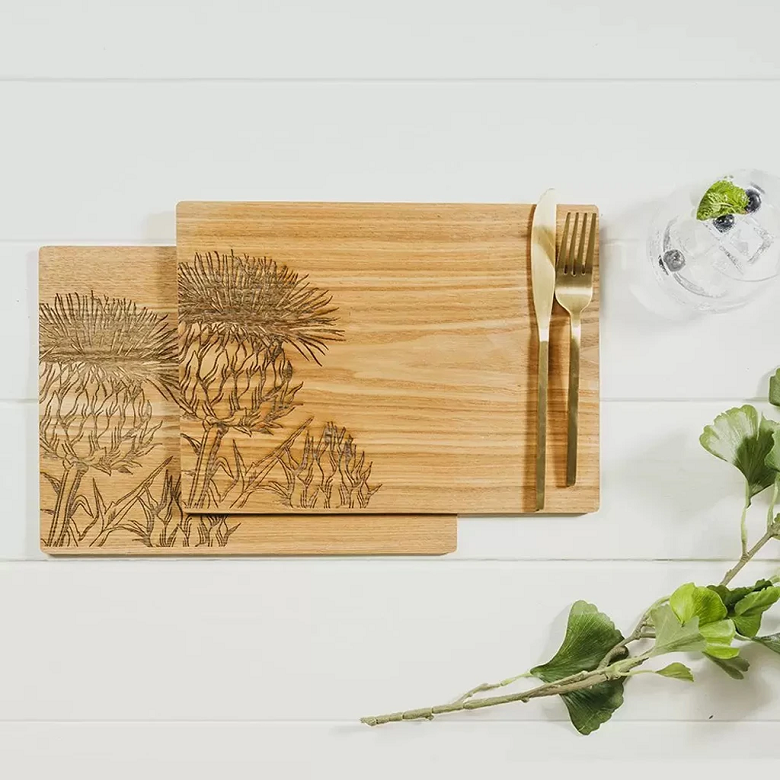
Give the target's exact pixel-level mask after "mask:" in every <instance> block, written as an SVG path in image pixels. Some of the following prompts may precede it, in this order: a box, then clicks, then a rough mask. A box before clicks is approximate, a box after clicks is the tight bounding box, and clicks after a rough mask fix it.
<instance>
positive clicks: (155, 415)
mask: <svg viewBox="0 0 780 780" xmlns="http://www.w3.org/2000/svg"><path fill="white" fill-rule="evenodd" d="M39 292H40V407H39V410H40V414H39V419H40V455H41V472H40V492H41V547H42V549H43V550H44V551H45V552H48V553H65V554H79V555H81V554H89V555H100V554H107V555H116V554H137V555H151V554H171V555H182V554H196V555H197V554H200V555H220V554H279V555H339V554H341V555H352V554H355V555H379V554H441V553H446V552H451V551H452V550H454V549H455V543H456V533H457V528H456V523H457V519H456V518H455V517H454V516H446V517H445V516H439V515H414V514H410V515H388V514H383V515H376V516H369V517H359V516H347V515H341V516H338V515H335V516H333V515H331V516H320V517H306V516H303V517H302V516H295V515H284V516H281V515H278V514H277V515H268V516H255V515H240V516H233V515H231V514H229V513H211V514H201V515H197V516H193V515H189V514H188V513H186V512H182V509H181V501H180V474H179V449H180V448H179V439H180V435H179V406H178V402H177V401H178V397H179V392H178V391H179V388H178V383H179V376H178V366H177V357H178V349H177V337H176V253H175V250H174V249H173V248H172V247H45V248H43V249H42V250H41V252H40V265H39Z"/></svg>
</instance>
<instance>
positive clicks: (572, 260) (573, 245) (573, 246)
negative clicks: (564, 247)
mask: <svg viewBox="0 0 780 780" xmlns="http://www.w3.org/2000/svg"><path fill="white" fill-rule="evenodd" d="M579 226H580V212H579V211H575V212H574V225H572V229H571V242H570V244H569V255H568V258H567V259H568V263H567V266H566V273H567V274H573V273H574V272H575V271H576V269H577V265H576V263H577V257H576V255H577V231H578V230H579Z"/></svg>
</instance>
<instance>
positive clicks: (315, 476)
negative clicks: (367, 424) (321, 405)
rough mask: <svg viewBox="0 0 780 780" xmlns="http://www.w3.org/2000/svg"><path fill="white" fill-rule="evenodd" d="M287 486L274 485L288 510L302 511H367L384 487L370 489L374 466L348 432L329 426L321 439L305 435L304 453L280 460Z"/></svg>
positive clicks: (285, 455)
mask: <svg viewBox="0 0 780 780" xmlns="http://www.w3.org/2000/svg"><path fill="white" fill-rule="evenodd" d="M279 464H280V466H281V467H282V470H283V471H284V476H285V482H271V483H270V484H269V485H268V488H270V489H271V490H273V491H274V492H276V493H278V494H279V496H280V497H281V498H282V501H283V502H284V504H285V506H289V507H296V508H301V509H316V508H322V509H336V508H346V509H355V508H360V509H365V508H366V507H367V506H368V502H369V501H370V500H371V496H373V495H374V493H376V492H377V490H379V488H380V487H382V486H381V485H373V486H372V485H370V484H369V479H370V477H371V468H372V463H371V462H368V463H367V462H366V454H365V453H364V452H363V451H362V450H361V451H360V452H359V451H358V448H357V446H356V445H355V443H354V440H353V438H352V436H350V435H349V433H347V430H346V429H345V428H339V427H338V426H337V425H336V424H335V423H332V422H329V423H328V424H327V425H326V426H325V428H324V430H323V431H322V433H321V434H320V436H319V438H316V437H315V436H314V435H313V434H312V433H311V432H310V431H308V430H307V431H306V435H305V437H304V440H303V446H302V450H301V451H300V452H299V453H296V452H294V451H293V450H292V448H288V449H286V450H285V451H284V452H283V453H282V454H281V455H280V457H279Z"/></svg>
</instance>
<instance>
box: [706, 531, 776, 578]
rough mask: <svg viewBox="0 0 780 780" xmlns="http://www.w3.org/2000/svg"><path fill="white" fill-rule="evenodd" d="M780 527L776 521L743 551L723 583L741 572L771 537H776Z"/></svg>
mask: <svg viewBox="0 0 780 780" xmlns="http://www.w3.org/2000/svg"><path fill="white" fill-rule="evenodd" d="M778 531H780V528H778V526H777V525H776V524H775V523H772V525H771V526H770V527H769V528H767V531H766V533H765V534H764V535H763V536H762V537H761V538H760V539H759V540H758V541H757V542H756V543H755V544H754V545H753V546H752V547H751V548H750V549H749V550H745V552H743V553H742V555H741V556H740V558H739V560H738V561H737V562H736V563H735V564H734V565H733V566H732V567H731V568H730V569H729V570H728V571H727V572H726V574H725V575H724V577H723V579H722V580H721V581H720V584H721V585H728V584H729V583H730V582H731V581H732V580H733V579H734V577H736V576H737V574H739V573H740V572H741V571H742V569H744V568H745V566H747V564H748V563H750V561H751V560H752V559H753V558H754V556H755V555H756V553H757V552H758V551H759V550H760V549H761V548H762V547H763V546H764V545H765V544H766V543H767V542H768V541H770V539H774V538H775V536H776V535H777V533H778Z"/></svg>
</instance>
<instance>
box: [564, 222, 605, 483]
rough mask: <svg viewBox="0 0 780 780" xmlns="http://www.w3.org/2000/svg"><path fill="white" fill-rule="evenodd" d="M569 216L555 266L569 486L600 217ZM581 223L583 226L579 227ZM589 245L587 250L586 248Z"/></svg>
mask: <svg viewBox="0 0 780 780" xmlns="http://www.w3.org/2000/svg"><path fill="white" fill-rule="evenodd" d="M573 222H574V224H573V225H572V213H571V212H569V213H568V214H567V215H566V222H565V223H564V226H563V238H562V239H561V248H560V249H559V250H558V262H557V264H556V266H557V268H556V277H555V298H556V300H557V301H558V303H559V304H560V305H561V306H562V307H563V308H564V309H566V311H567V312H568V313H569V323H570V327H571V347H570V352H569V411H568V415H569V425H568V445H567V451H566V484H567V485H573V484H575V482H576V481H577V428H578V419H577V418H578V414H579V398H580V346H581V343H582V312H583V310H584V309H585V308H587V306H588V305H589V304H590V302H591V300H593V260H594V255H595V253H596V233H597V232H598V216H597V215H596V213H595V212H587V211H582V212H580V211H577V212H574V220H573ZM580 222H582V225H581V227H580ZM586 242H587V248H586Z"/></svg>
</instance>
